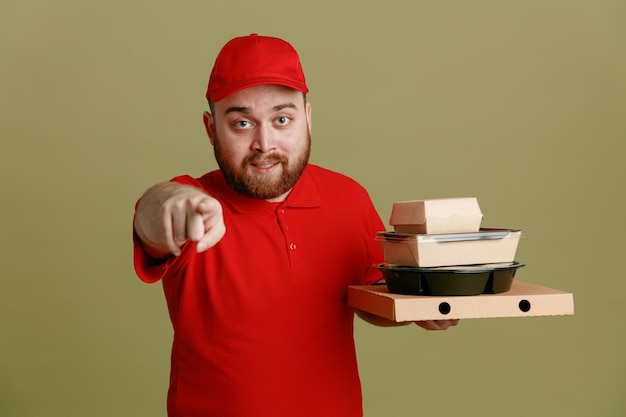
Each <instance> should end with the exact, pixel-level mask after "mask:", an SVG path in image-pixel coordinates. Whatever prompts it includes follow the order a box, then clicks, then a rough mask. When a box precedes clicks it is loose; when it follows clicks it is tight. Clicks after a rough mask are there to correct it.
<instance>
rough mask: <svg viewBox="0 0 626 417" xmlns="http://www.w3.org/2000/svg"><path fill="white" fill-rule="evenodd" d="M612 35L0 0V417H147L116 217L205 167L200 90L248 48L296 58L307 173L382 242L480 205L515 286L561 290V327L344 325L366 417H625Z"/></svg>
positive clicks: (533, 21)
mask: <svg viewBox="0 0 626 417" xmlns="http://www.w3.org/2000/svg"><path fill="white" fill-rule="evenodd" d="M625 22H626V3H625V2H623V1H591V0H590V1H532V0H531V1H525V2H522V1H485V0H480V1H409V0H407V1H400V0H386V1H383V2H367V1H355V0H351V1H336V0H334V1H328V0H317V1H311V2H302V3H297V2H293V1H291V2H287V1H276V0H274V1H249V2H245V1H242V2H236V1H232V2H229V1H221V2H215V1H181V2H154V1H147V0H142V1H138V0H130V1H129V0H124V1H121V0H109V1H99V2H94V1H79V0H56V1H47V0H30V1H19V0H2V2H1V3H0V137H1V143H2V151H1V152H0V170H1V171H0V174H1V175H0V178H1V179H0V181H1V183H2V188H1V189H2V194H1V206H0V207H1V208H0V210H1V211H0V214H1V216H0V219H1V222H2V225H1V229H0V230H1V232H0V233H1V236H2V239H1V240H0V245H1V247H0V257H1V258H0V260H1V263H0V267H1V268H2V270H1V273H0V415H2V416H7V417H9V416H10V417H22V416H38V417H39V416H51V417H52V416H63V417H67V416H81V417H82V416H90V417H97V416H107V417H109V416H165V395H166V390H167V378H168V361H169V349H170V342H171V337H172V332H171V326H170V323H169V321H168V316H167V311H166V307H165V302H164V300H163V295H162V289H161V287H160V285H159V284H156V285H147V284H143V283H141V282H140V281H139V280H138V279H137V278H136V277H135V275H134V271H133V269H132V261H131V219H132V215H133V206H134V203H135V200H136V199H137V198H138V197H139V195H140V194H141V193H142V192H143V191H144V190H145V189H146V188H147V187H148V186H149V185H151V184H153V183H155V182H157V181H161V180H165V179H168V178H170V177H172V176H174V175H177V174H181V173H188V174H191V175H200V174H202V173H204V172H206V171H208V170H211V169H213V168H215V167H216V165H215V163H214V162H213V156H212V150H211V148H210V146H209V143H208V140H207V138H206V136H205V133H204V130H203V126H202V122H201V115H202V112H203V111H204V110H205V109H206V103H205V100H204V89H205V85H206V81H207V78H208V73H209V71H210V68H211V66H212V63H213V59H214V57H215V55H216V54H217V52H218V49H219V48H220V47H221V45H222V44H223V43H224V42H226V41H227V40H228V39H230V38H231V37H234V36H239V35H245V34H249V33H252V32H258V33H261V34H266V35H274V36H279V37H284V38H286V39H288V40H289V41H290V42H292V43H293V44H294V46H295V47H296V48H297V49H298V51H299V52H300V55H301V58H302V62H303V65H304V68H305V72H306V75H307V81H308V84H309V87H310V89H311V93H310V95H309V99H310V101H311V102H312V105H313V152H312V162H314V163H317V164H320V165H323V166H326V167H328V168H331V169H335V170H338V171H341V172H343V173H345V174H348V175H350V176H352V177H353V178H355V179H357V180H358V181H359V182H360V183H362V184H363V185H364V186H365V187H366V188H367V189H368V190H369V191H370V194H371V196H372V199H373V201H374V203H375V205H376V207H377V208H378V210H379V212H380V214H381V216H382V218H383V220H384V221H385V222H387V220H388V218H389V213H390V210H391V205H392V203H393V202H394V201H398V200H407V199H419V198H438V197H465V196H474V197H477V198H478V201H479V203H480V206H481V209H482V211H483V214H484V220H483V225H484V226H488V227H516V228H521V229H523V231H524V235H525V237H524V238H523V239H522V241H521V242H520V246H519V249H518V257H517V258H518V259H519V260H524V261H526V262H527V263H528V266H527V267H525V268H523V269H521V270H520V272H519V274H518V279H520V280H525V281H528V282H532V283H536V284H540V285H545V286H549V287H553V288H558V289H562V290H566V291H571V292H573V293H574V300H575V307H576V314H575V315H574V316H567V317H536V318H510V319H480V320H478V319H474V320H464V321H462V322H461V323H460V325H459V326H458V327H456V328H453V329H450V330H448V331H446V332H426V331H423V330H421V329H419V328H417V327H416V326H407V327H403V328H394V329H385V328H375V327H372V326H369V325H367V324H365V323H363V322H360V321H357V325H356V334H355V337H356V341H357V348H358V355H359V364H360V369H361V376H362V381H363V390H364V406H365V416H366V417H403V416H416V415H429V416H451V415H470V416H501V415H507V416H520V417H522V416H523V417H527V416H548V415H550V416H568V417H573V416H580V417H588V416H592V415H593V416H619V415H624V414H625V413H626V399H625V397H624V386H626V376H625V375H626V366H625V365H626V361H625V360H624V350H625V349H624V348H625V344H626V343H625V337H624V336H625V331H624V322H623V319H624V317H625V312H626V311H625V310H626V309H625V307H624V306H625V304H626V303H625V302H624V298H623V297H624V295H623V294H624V293H623V292H624V290H625V289H626V286H625V285H624V278H625V277H624V273H623V270H624V268H623V265H621V261H622V260H623V253H624V247H625V245H624V232H625V222H624V205H625V204H624V203H625V202H626V199H625V190H624V182H625V179H626V169H625V168H624V163H623V156H624V146H623V145H622V142H623V141H624V139H625V134H626V117H625V113H626V81H625V80H626V77H625V75H626V25H625ZM336 232H337V233H341V231H340V230H337V231H336ZM329 238H331V237H329ZM253 278H254V277H251V279H253ZM314 313H315V312H312V314H314ZM302 325H303V326H306V325H307V323H306V321H303V322H302ZM260 360H262V358H260ZM277 395H279V393H277ZM242 400H245V399H242ZM320 401H323V398H320Z"/></svg>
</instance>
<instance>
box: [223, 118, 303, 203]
mask: <svg viewBox="0 0 626 417" xmlns="http://www.w3.org/2000/svg"><path fill="white" fill-rule="evenodd" d="M213 153H214V154H215V160H216V161H217V164H218V165H219V167H220V170H221V171H222V174H223V175H224V178H225V180H226V183H227V184H228V185H229V186H230V187H231V188H232V189H233V190H235V191H236V192H238V193H239V194H243V195H245V196H247V197H251V198H258V199H263V200H268V199H272V198H276V197H278V196H281V195H283V194H284V193H286V192H287V191H289V190H290V189H291V188H293V186H294V185H295V184H296V182H297V181H298V179H299V178H300V176H301V175H302V172H304V169H305V168H306V166H307V164H308V162H309V156H310V154H311V133H310V132H309V131H308V129H307V132H306V144H305V147H304V149H303V150H302V152H301V153H300V154H299V155H296V156H295V159H294V160H293V161H290V160H289V158H288V157H287V156H285V155H281V154H278V153H276V152H273V153H269V154H253V155H249V156H247V157H246V158H244V160H243V161H242V162H241V164H240V165H239V166H237V165H236V164H235V163H234V162H233V161H232V159H230V158H229V157H228V155H227V154H226V153H225V152H224V150H223V149H222V147H221V146H220V141H219V138H218V137H217V134H216V135H215V140H214V146H213ZM261 163H278V164H281V166H282V172H281V174H280V176H279V177H278V178H276V179H274V178H273V177H270V176H269V175H254V174H250V173H249V172H248V170H247V168H248V166H250V165H251V164H261Z"/></svg>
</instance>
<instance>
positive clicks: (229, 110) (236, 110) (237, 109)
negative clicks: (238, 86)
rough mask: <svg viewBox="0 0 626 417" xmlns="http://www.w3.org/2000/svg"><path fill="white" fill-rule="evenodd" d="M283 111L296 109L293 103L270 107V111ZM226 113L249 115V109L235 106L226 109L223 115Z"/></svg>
mask: <svg viewBox="0 0 626 417" xmlns="http://www.w3.org/2000/svg"><path fill="white" fill-rule="evenodd" d="M283 109H297V107H296V105H295V104H293V103H285V104H278V105H276V106H274V107H272V110H274V111H280V110H283ZM228 113H244V114H248V113H250V107H237V106H233V107H229V108H227V109H226V111H225V112H224V114H228Z"/></svg>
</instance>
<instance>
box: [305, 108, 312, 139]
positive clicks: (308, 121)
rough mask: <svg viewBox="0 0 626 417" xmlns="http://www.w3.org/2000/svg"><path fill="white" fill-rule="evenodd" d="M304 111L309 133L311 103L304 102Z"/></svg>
mask: <svg viewBox="0 0 626 417" xmlns="http://www.w3.org/2000/svg"><path fill="white" fill-rule="evenodd" d="M304 111H305V112H306V124H307V126H308V127H309V133H311V103H309V102H308V101H307V102H306V107H305V109H304Z"/></svg>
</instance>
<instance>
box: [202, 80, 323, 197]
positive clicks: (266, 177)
mask: <svg viewBox="0 0 626 417" xmlns="http://www.w3.org/2000/svg"><path fill="white" fill-rule="evenodd" d="M213 113H214V114H213V115H211V114H209V113H205V115H204V121H205V126H206V129H207V133H208V134H209V138H210V139H211V144H212V145H213V150H214V153H215V159H216V161H217V163H218V165H219V167H220V169H221V171H222V173H223V174H224V177H225V178H226V181H227V183H228V184H229V185H230V186H231V187H232V188H233V189H234V190H235V191H237V192H239V193H241V194H243V195H246V196H248V197H252V198H260V199H265V200H270V201H282V200H284V199H285V198H286V197H287V195H288V194H289V192H290V191H291V188H292V187H293V186H294V184H295V183H296V181H297V180H298V178H300V175H301V174H302V171H304V168H305V167H306V165H307V163H308V160H309V154H310V149H311V129H310V126H311V106H310V104H309V103H306V102H305V99H304V95H303V94H302V93H301V92H299V91H296V90H293V89H290V88H286V87H282V86H274V85H262V86H257V87H251V88H247V89H245V90H242V91H239V92H237V93H235V94H232V95H230V96H228V97H226V98H224V99H222V100H220V101H218V102H216V103H214V104H213Z"/></svg>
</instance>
